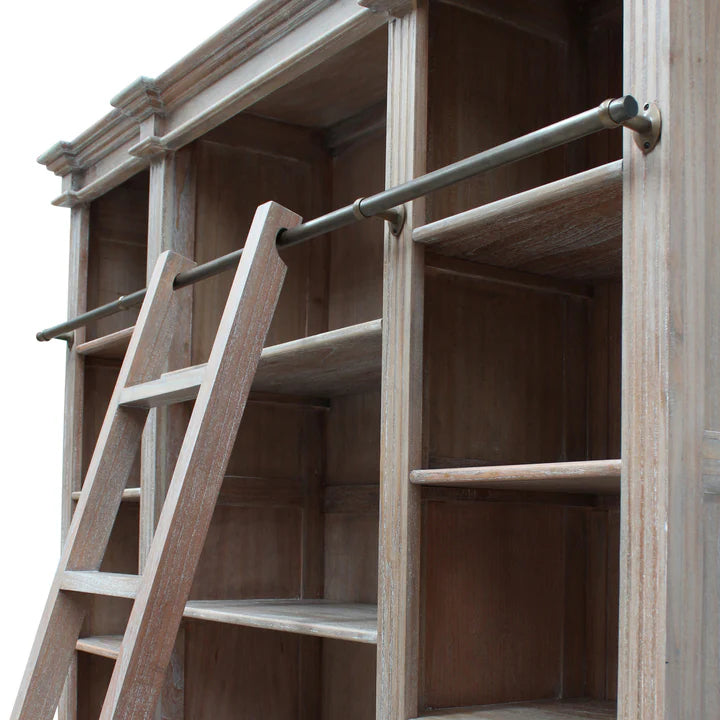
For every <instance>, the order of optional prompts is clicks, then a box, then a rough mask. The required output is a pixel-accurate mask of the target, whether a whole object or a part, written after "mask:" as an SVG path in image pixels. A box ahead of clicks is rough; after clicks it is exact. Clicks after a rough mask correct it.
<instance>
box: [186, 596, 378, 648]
mask: <svg viewBox="0 0 720 720" xmlns="http://www.w3.org/2000/svg"><path fill="white" fill-rule="evenodd" d="M183 615H184V617H186V618H191V619H193V620H207V621H212V622H222V623H227V624H230V625H244V626H246V627H257V628H265V629H268V630H278V631H282V632H288V633H299V634H301V635H313V636H316V637H328V638H336V639H338V640H351V641H353V642H363V643H375V642H377V607H376V606H375V605H361V604H358V603H336V602H331V601H327V600H307V599H303V600H292V599H291V600H278V599H273V600H262V599H260V600H192V601H190V602H188V603H187V605H186V606H185V611H184V613H183Z"/></svg>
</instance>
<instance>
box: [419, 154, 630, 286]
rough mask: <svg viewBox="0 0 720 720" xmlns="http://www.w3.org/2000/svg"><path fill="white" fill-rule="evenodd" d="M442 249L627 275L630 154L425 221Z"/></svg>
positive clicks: (592, 275)
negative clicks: (625, 197)
mask: <svg viewBox="0 0 720 720" xmlns="http://www.w3.org/2000/svg"><path fill="white" fill-rule="evenodd" d="M413 240H415V242H418V243H422V244H424V245H426V246H427V247H428V248H430V249H432V250H433V252H435V253H438V254H441V255H450V256H453V257H459V258H464V259H466V260H471V261H473V262H478V263H484V264H487V265H494V266H501V267H505V268H512V269H515V270H522V271H526V272H531V273H539V274H541V275H554V276H556V277H565V278H573V279H577V280H588V279H601V278H612V277H619V276H620V274H621V261H622V257H621V256H622V161H621V160H617V161H615V162H611V163H608V164H606V165H601V166H599V167H596V168H593V169H592V170H587V171H586V172H582V173H579V174H577V175H572V176H570V177H566V178H562V179H561V180H557V181H555V182H552V183H549V184H547V185H541V186H539V187H536V188H533V189H532V190H527V191H525V192H521V193H518V194H516V195H512V196H510V197H507V198H503V199H502V200H497V201H496V202H492V203H489V204H487V205H482V206H480V207H477V208H474V209H473V210H468V211H466V212H463V213H459V214H458V215H452V216H450V217H447V218H443V219H442V220H438V221H436V222H432V223H429V224H428V225H423V226H421V227H419V228H417V229H415V230H414V231H413Z"/></svg>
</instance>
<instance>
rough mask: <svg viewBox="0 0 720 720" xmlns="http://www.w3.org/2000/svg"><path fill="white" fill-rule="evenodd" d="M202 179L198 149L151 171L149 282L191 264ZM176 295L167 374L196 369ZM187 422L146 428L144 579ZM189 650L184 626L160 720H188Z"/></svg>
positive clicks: (177, 417) (178, 418) (182, 417)
mask: <svg viewBox="0 0 720 720" xmlns="http://www.w3.org/2000/svg"><path fill="white" fill-rule="evenodd" d="M196 179H197V178H196V166H195V159H194V153H193V149H192V146H191V147H188V148H184V149H182V150H178V151H177V152H173V153H168V154H166V155H164V156H163V157H162V158H160V159H159V160H156V161H155V162H153V163H152V164H151V166H150V198H149V212H148V257H147V272H148V280H149V277H150V275H151V274H152V272H153V269H154V267H155V263H156V262H157V259H158V257H159V256H160V254H161V253H163V252H164V251H165V250H173V251H175V252H177V253H179V254H180V255H183V256H185V257H187V258H192V257H193V256H194V253H195V197H196ZM176 292H180V293H182V297H181V298H179V303H178V320H177V326H176V327H177V329H176V333H175V336H174V337H173V341H172V345H171V348H170V352H169V354H168V364H167V366H166V368H165V369H166V370H167V369H177V368H180V367H187V366H189V365H190V363H191V359H190V353H191V344H192V343H191V339H192V301H193V294H192V288H187V289H185V290H181V291H176ZM187 420H188V415H187V408H186V407H185V406H184V405H182V404H180V405H170V406H166V407H158V408H153V409H151V410H150V412H149V414H148V419H147V422H146V424H145V430H144V432H143V439H142V454H141V465H140V468H141V469H140V473H141V479H140V494H141V497H140V557H139V569H140V573H141V574H142V572H143V570H144V568H145V561H146V558H147V555H148V553H149V551H150V546H151V544H152V539H153V536H154V534H155V527H156V525H157V521H158V518H159V517H160V511H161V510H162V505H163V501H164V500H165V495H166V493H167V488H168V485H169V483H170V478H171V477H172V472H173V467H174V461H175V459H176V458H177V454H178V452H179V449H180V445H181V443H182V439H183V436H184V434H185V427H186V425H187ZM184 645H185V642H184V634H183V627H182V625H181V626H180V629H179V631H178V637H177V640H176V642H175V648H174V650H173V653H172V657H171V659H170V665H169V666H168V671H167V675H166V678H165V685H164V687H163V691H162V697H161V699H160V701H159V703H158V710H157V717H158V718H163V720H180V718H182V717H183V715H184V674H185V673H184Z"/></svg>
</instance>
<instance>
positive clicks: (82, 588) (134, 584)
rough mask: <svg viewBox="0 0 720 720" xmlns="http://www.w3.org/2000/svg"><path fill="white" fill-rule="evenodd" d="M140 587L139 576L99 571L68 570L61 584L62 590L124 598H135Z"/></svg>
mask: <svg viewBox="0 0 720 720" xmlns="http://www.w3.org/2000/svg"><path fill="white" fill-rule="evenodd" d="M139 587H140V576H139V575H123V574H121V573H106V572H98V571H97V570H66V571H65V572H64V573H63V579H62V582H61V584H60V589H61V590H70V591H72V592H79V593H89V594H92V595H108V596H110V597H122V598H134V597H135V596H136V595H137V591H138V588H139Z"/></svg>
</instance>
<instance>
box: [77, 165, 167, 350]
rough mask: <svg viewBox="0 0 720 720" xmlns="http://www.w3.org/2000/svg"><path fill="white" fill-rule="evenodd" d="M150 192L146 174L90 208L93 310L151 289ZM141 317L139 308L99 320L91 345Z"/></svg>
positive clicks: (90, 331)
mask: <svg viewBox="0 0 720 720" xmlns="http://www.w3.org/2000/svg"><path fill="white" fill-rule="evenodd" d="M148 187H149V174H148V173H147V172H141V173H139V174H137V175H135V176H133V177H131V178H129V179H128V180H127V181H126V182H124V183H123V184H122V185H119V186H118V187H116V188H115V189H113V190H112V191H110V192H108V193H107V194H106V195H103V196H102V197H99V198H98V199H97V200H95V201H93V202H92V203H91V204H90V246H89V256H88V287H87V293H88V294H87V303H88V307H89V308H94V307H98V306H99V305H103V304H104V303H107V302H112V301H113V300H117V299H118V298H119V297H120V296H121V295H125V294H127V293H131V292H134V291H135V290H138V289H139V288H141V287H143V286H145V285H146V284H147V279H148V277H147V273H146V253H147V229H148V195H149V190H148ZM153 267H154V266H151V267H150V268H149V271H152V269H153ZM138 312H139V309H138V308H137V307H133V308H129V309H128V310H123V311H122V312H119V313H116V314H114V315H110V316H108V317H106V318H101V319H100V320H93V321H92V322H90V323H88V325H87V328H86V339H87V340H92V339H95V338H97V337H102V336H104V335H108V334H109V333H113V332H115V331H117V330H121V329H123V328H126V327H128V326H129V325H132V324H133V323H134V322H135V320H136V318H137V316H138Z"/></svg>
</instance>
